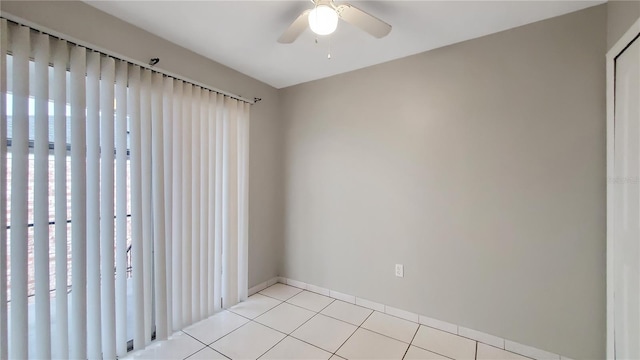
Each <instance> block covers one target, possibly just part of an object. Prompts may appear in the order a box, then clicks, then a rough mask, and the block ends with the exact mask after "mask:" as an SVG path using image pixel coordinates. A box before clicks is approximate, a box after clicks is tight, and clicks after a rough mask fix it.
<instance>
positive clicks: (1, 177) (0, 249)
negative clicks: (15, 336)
mask: <svg viewBox="0 0 640 360" xmlns="http://www.w3.org/2000/svg"><path fill="white" fill-rule="evenodd" d="M8 32H9V27H8V26H7V20H5V19H0V359H7V358H8V357H9V349H8V347H9V339H8V336H9V330H8V329H7V325H8V322H7V315H8V314H7V230H6V229H7V185H6V184H7V140H6V139H7V97H6V94H7V58H6V56H7V47H8V45H9V39H8Z"/></svg>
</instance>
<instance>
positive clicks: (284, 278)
mask: <svg viewBox="0 0 640 360" xmlns="http://www.w3.org/2000/svg"><path fill="white" fill-rule="evenodd" d="M276 278H277V279H278V283H280V284H283V285H287V286H292V287H295V288H298V289H301V290H306V291H310V292H313V293H316V294H319V295H323V296H327V295H324V294H320V293H317V292H315V291H311V290H307V289H302V288H299V287H297V286H294V285H289V284H287V283H286V282H287V280H293V279H289V278H286V277H284V276H277V277H276ZM280 280H284V281H285V282H284V283H283V282H280ZM295 281H298V280H295ZM298 282H300V283H302V284H305V285H306V287H308V286H309V285H311V286H316V285H313V284H310V283H305V282H302V281H298ZM318 287H319V288H322V289H324V290H327V291H329V292H331V291H332V290H331V289H328V288H323V287H320V286H318ZM336 292H337V291H336ZM342 294H344V293H342ZM344 295H348V296H353V297H354V298H356V299H358V297H357V296H355V295H349V294H344ZM328 297H331V296H330V295H329V296H328ZM332 298H333V297H332ZM333 299H335V300H340V299H337V298H333ZM361 299H362V300H367V301H371V300H368V299H364V298H361ZM340 301H343V300H340ZM343 302H346V301H343ZM371 302H372V303H376V304H380V305H383V306H385V307H386V305H385V304H381V303H378V302H375V301H371ZM347 303H349V302H347ZM349 304H350V303H349ZM352 305H356V306H361V305H358V304H355V303H354V304H352ZM361 307H365V306H361ZM365 308H367V307H365ZM367 309H370V308H367ZM370 310H373V311H377V310H375V309H370ZM399 310H403V309H399ZM403 311H404V310H403ZM378 312H380V311H378ZM381 313H383V314H387V313H386V312H381ZM410 313H412V312H410ZM412 314H414V315H418V322H417V324H418V325H420V326H426V327H429V328H432V329H435V330H438V331H442V332H446V333H448V334H452V335H455V336H459V337H461V338H464V339H468V340H471V341H475V342H476V343H479V342H480V343H482V344H485V345H488V346H493V345H492V344H488V343H485V342H483V341H481V340H478V339H473V338H469V337H466V336H463V335H460V334H458V332H459V331H456V333H452V332H450V331H448V330H443V329H440V328H437V327H434V326H430V325H426V324H422V323H420V317H426V318H429V319H433V320H438V319H434V318H431V317H429V316H426V315H420V314H417V313H412ZM387 315H390V316H395V315H391V314H387ZM396 317H398V316H396ZM398 318H400V317H398ZM400 319H402V320H407V319H403V318H400ZM338 320H339V319H338ZM407 321H411V320H407ZM438 321H441V320H438ZM411 322H413V321H411ZM451 325H455V326H456V328H459V327H460V326H459V325H456V324H451ZM471 330H473V329H471ZM475 331H478V332H480V333H484V332H482V331H479V330H475ZM484 334H486V335H490V336H493V337H496V338H499V339H501V340H503V341H505V342H506V341H511V340H508V339H505V338H501V337H499V336H496V335H492V334H488V333H484ZM382 335H384V334H382ZM517 344H520V345H523V346H526V347H529V348H532V349H534V350H538V351H543V352H547V353H550V352H549V351H547V350H542V349H539V348H535V347H533V346H529V345H526V344H522V343H517ZM476 346H477V345H476ZM493 347H496V346H493ZM496 348H498V349H501V350H504V351H508V352H510V353H513V354H516V355H520V356H524V357H525V358H529V359H534V358H532V357H531V356H529V355H526V354H522V353H519V352H515V351H513V350H507V349H506V348H499V347H496ZM421 349H422V348H421ZM425 350H426V349H425ZM427 351H430V350H427ZM550 354H553V353H550ZM440 355H441V354H440ZM553 355H555V356H557V357H558V360H559V359H560V358H561V357H562V356H561V355H559V354H553ZM554 359H555V357H554Z"/></svg>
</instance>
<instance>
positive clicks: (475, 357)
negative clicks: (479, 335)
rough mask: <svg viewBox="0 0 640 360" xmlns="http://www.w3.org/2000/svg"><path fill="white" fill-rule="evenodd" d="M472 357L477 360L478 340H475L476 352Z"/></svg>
mask: <svg viewBox="0 0 640 360" xmlns="http://www.w3.org/2000/svg"><path fill="white" fill-rule="evenodd" d="M473 358H474V359H476V360H478V342H477V341H476V354H475V356H474V357H473Z"/></svg>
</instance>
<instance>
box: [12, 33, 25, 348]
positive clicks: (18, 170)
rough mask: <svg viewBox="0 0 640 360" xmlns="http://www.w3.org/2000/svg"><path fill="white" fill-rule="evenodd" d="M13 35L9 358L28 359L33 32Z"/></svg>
mask: <svg viewBox="0 0 640 360" xmlns="http://www.w3.org/2000/svg"><path fill="white" fill-rule="evenodd" d="M14 30H15V31H13V32H12V34H11V35H12V46H13V49H12V50H13V119H12V122H13V124H12V138H11V255H10V256H11V332H10V336H11V339H10V341H9V343H10V349H9V350H10V351H9V357H10V358H14V359H26V358H27V354H28V341H27V339H28V324H27V316H28V314H27V311H28V308H27V271H28V268H27V182H26V181H25V179H27V175H28V173H27V164H28V152H29V29H28V28H26V27H18V28H17V29H14Z"/></svg>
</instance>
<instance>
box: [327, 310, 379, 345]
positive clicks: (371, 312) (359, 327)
mask: <svg viewBox="0 0 640 360" xmlns="http://www.w3.org/2000/svg"><path fill="white" fill-rule="evenodd" d="M343 302H344V301H343ZM352 305H355V304H352ZM356 306H357V305H356ZM373 311H375V310H373ZM373 311H371V313H370V314H369V316H367V317H366V318H365V319H364V320H363V321H362V323H361V324H360V325H358V327H357V328H356V330H355V331H354V332H353V333H351V335H349V337H348V338H347V339H346V340H345V341H344V342H343V343H342V345H340V346H338V348H337V349H336V351H335V352H334V353H333V355H336V356H340V355H338V350H340V349H342V347H343V346H344V344H346V343H347V341H349V339H351V337H353V334H355V333H356V332H357V331H358V330H359V329H360V327H361V326H362V324H364V323H365V321H367V320H368V319H369V318H370V317H371V315H372V314H373ZM345 322H346V321H345ZM351 325H353V324H351ZM340 357H342V356H340Z"/></svg>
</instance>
